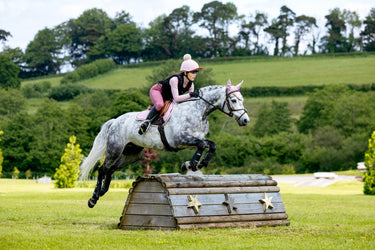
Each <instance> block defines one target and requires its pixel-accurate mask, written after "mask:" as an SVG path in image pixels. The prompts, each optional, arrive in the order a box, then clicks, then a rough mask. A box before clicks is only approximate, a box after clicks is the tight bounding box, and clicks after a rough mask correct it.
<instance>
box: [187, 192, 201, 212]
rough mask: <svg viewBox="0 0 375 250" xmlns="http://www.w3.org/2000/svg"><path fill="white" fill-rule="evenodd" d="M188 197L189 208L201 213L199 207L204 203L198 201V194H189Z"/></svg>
mask: <svg viewBox="0 0 375 250" xmlns="http://www.w3.org/2000/svg"><path fill="white" fill-rule="evenodd" d="M188 199H189V204H188V208H193V210H194V213H196V214H197V213H199V208H200V207H201V206H202V203H200V202H199V201H198V196H197V195H195V196H192V195H188Z"/></svg>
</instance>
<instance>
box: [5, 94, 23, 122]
mask: <svg viewBox="0 0 375 250" xmlns="http://www.w3.org/2000/svg"><path fill="white" fill-rule="evenodd" d="M25 107H26V98H25V97H24V96H23V94H22V92H21V91H20V90H18V89H8V90H4V89H0V117H1V116H7V117H8V118H10V119H12V118H14V116H15V115H16V114H17V113H19V112H20V111H22V110H24V109H25Z"/></svg>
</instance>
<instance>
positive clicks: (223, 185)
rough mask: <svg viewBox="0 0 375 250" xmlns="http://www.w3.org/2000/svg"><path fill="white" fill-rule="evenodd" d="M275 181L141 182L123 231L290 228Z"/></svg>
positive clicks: (170, 177)
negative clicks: (283, 226)
mask: <svg viewBox="0 0 375 250" xmlns="http://www.w3.org/2000/svg"><path fill="white" fill-rule="evenodd" d="M279 191H280V188H279V187H277V182H276V181H275V180H272V178H271V177H270V176H268V175H201V176H196V175H181V174H165V175H151V176H149V177H139V178H138V179H137V180H136V181H135V182H133V188H131V189H130V190H129V195H128V198H127V200H126V203H125V207H124V210H123V213H122V216H121V218H120V223H119V224H118V228H120V229H193V228H207V227H208V228H223V227H260V226H280V225H289V224H290V222H289V221H288V220H287V218H288V215H287V214H286V211H285V207H284V204H283V201H282V199H281V195H280V193H279Z"/></svg>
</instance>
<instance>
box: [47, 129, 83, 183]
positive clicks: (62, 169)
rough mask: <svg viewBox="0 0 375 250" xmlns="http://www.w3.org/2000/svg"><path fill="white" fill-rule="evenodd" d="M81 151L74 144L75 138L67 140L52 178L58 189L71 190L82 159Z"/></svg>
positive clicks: (77, 145)
mask: <svg viewBox="0 0 375 250" xmlns="http://www.w3.org/2000/svg"><path fill="white" fill-rule="evenodd" d="M81 152H82V149H81V148H80V147H79V144H76V137H75V136H74V135H73V136H71V137H70V138H69V143H68V144H67V146H66V148H65V153H64V155H63V156H62V157H61V164H60V166H59V168H58V169H56V173H55V175H54V176H53V177H54V178H55V180H56V183H55V185H56V187H58V188H72V187H74V184H75V181H76V180H77V179H78V174H79V165H80V164H81V161H82V159H83V155H82V154H81Z"/></svg>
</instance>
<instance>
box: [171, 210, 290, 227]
mask: <svg viewBox="0 0 375 250" xmlns="http://www.w3.org/2000/svg"><path fill="white" fill-rule="evenodd" d="M287 218H288V215H287V214H286V213H273V214H245V215H226V216H195V217H177V218H176V220H177V224H179V225H180V224H193V223H194V224H195V223H196V224H199V223H218V222H236V221H237V222H239V221H259V220H282V219H287Z"/></svg>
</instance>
